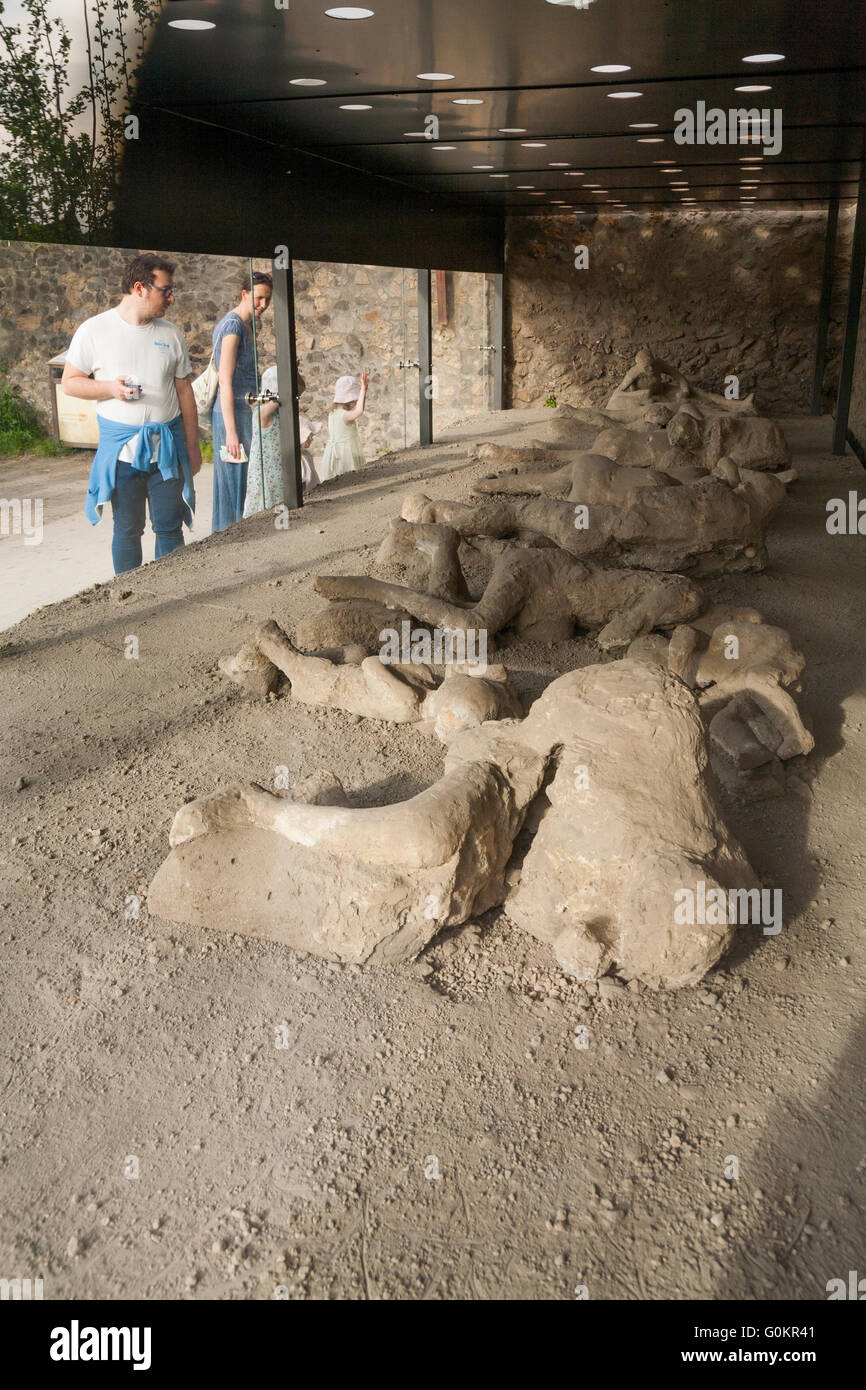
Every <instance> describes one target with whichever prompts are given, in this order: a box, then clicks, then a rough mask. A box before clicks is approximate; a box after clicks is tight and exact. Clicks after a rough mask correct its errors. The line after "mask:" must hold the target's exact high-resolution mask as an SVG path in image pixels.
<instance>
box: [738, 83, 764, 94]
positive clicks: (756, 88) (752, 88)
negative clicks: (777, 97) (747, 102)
mask: <svg viewBox="0 0 866 1390" xmlns="http://www.w3.org/2000/svg"><path fill="white" fill-rule="evenodd" d="M772 90H773V89H772V87H767V86H761V85H760V83H759V84H757V85H755V84H754V83H752V84H751V85H750V86H748V87H735V88H734V91H735V92H772Z"/></svg>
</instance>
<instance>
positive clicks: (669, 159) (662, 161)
mask: <svg viewBox="0 0 866 1390" xmlns="http://www.w3.org/2000/svg"><path fill="white" fill-rule="evenodd" d="M670 162H671V157H670V155H668V157H667V159H654V160H653V164H670Z"/></svg>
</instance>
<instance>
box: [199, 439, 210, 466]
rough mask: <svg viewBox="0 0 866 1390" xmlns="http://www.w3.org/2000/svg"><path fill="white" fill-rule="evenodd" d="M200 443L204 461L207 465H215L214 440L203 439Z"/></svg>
mask: <svg viewBox="0 0 866 1390" xmlns="http://www.w3.org/2000/svg"><path fill="white" fill-rule="evenodd" d="M200 442H201V456H202V459H203V460H204V461H205V462H207V463H213V440H212V439H202V440H201V441H200Z"/></svg>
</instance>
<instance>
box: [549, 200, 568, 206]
mask: <svg viewBox="0 0 866 1390" xmlns="http://www.w3.org/2000/svg"><path fill="white" fill-rule="evenodd" d="M550 201H551V203H552V205H553V207H555V208H564V207H565V199H564V198H551V200H550Z"/></svg>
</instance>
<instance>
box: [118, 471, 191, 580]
mask: <svg viewBox="0 0 866 1390" xmlns="http://www.w3.org/2000/svg"><path fill="white" fill-rule="evenodd" d="M145 505H147V506H149V508H150V524H151V526H152V527H153V531H154V535H155V536H156V549H155V552H154V554H155V558H156V559H157V560H160V559H162V557H163V555H170V554H171V552H172V551H173V550H177V548H178V546H179V545H183V509H184V501H183V479H182V478H163V476H162V474H161V473H160V471H159V469H158V468H157V467H156V465H154V467H153V470H152V471H151V472H150V473H141V472H139V470H138V469H137V468H133V466H132V464H131V463H124V461H123V460H122V459H118V462H117V475H116V478H115V483H114V492H113V493H112V494H111V510H112V512H113V514H114V537H113V539H112V542H111V558H112V560H113V561H114V573H115V574H125V572H126V571H127V570H134V569H137V568H138V566H139V565H140V564H141V538H142V535H143V534H144V523H145Z"/></svg>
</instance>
